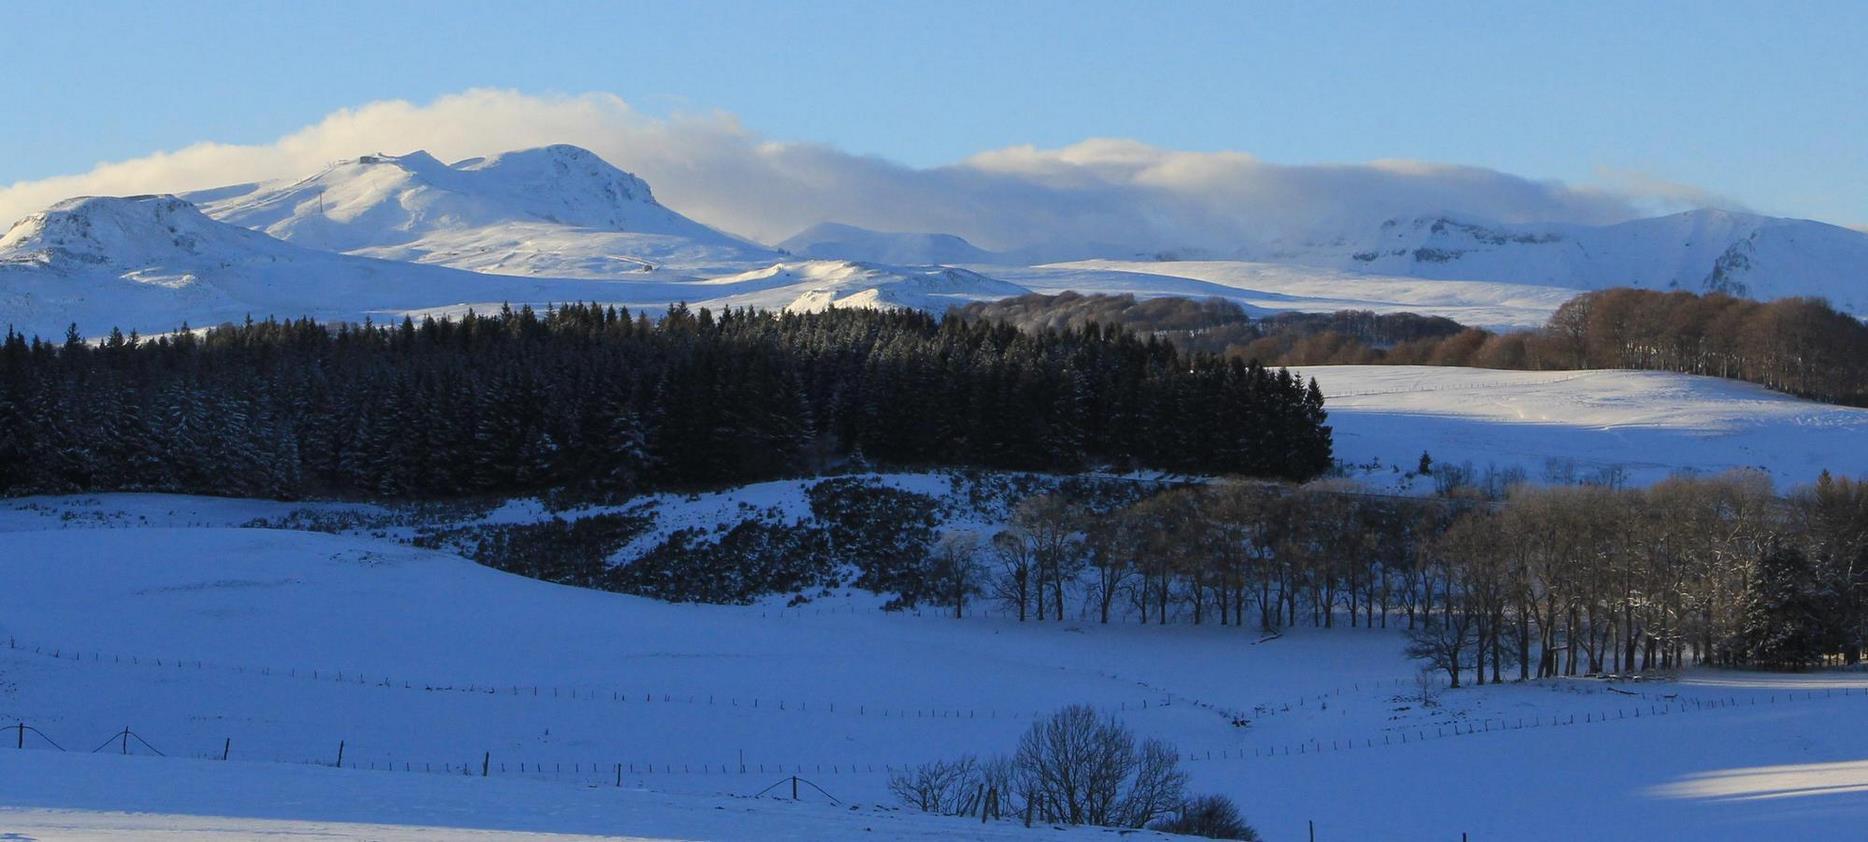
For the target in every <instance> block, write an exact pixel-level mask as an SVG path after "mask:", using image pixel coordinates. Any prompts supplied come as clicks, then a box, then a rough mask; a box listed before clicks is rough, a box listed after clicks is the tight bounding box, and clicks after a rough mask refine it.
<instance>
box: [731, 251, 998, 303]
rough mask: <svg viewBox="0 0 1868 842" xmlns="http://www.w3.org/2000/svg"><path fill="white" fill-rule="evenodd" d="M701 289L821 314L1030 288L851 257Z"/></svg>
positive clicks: (777, 268) (955, 271)
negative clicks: (831, 309) (833, 309)
mask: <svg viewBox="0 0 1868 842" xmlns="http://www.w3.org/2000/svg"><path fill="white" fill-rule="evenodd" d="M694 286H695V288H696V290H697V291H699V290H708V289H732V290H734V292H733V293H732V294H730V295H727V296H725V297H721V298H711V297H710V298H709V300H716V301H719V302H720V303H723V304H731V305H734V306H742V307H743V306H756V307H761V308H765V309H770V310H788V311H791V312H816V311H819V310H823V309H825V308H826V307H831V306H836V307H872V308H878V309H914V310H926V311H929V312H932V313H942V312H946V310H947V308H949V307H953V306H958V305H962V304H966V303H967V302H969V301H981V300H991V299H998V298H1006V297H1009V296H1014V295H1024V294H1025V293H1027V292H1030V290H1028V289H1026V288H1024V287H1021V286H1019V285H1017V284H1012V283H1007V282H1005V281H1001V280H998V279H996V278H989V277H986V276H985V275H981V274H980V273H978V272H973V271H970V270H967V269H959V268H953V267H942V266H914V267H906V266H884V265H880V264H874V263H853V262H850V261H845V260H814V261H807V262H802V263H777V264H773V265H771V266H768V267H765V268H762V269H754V270H752V271H750V272H742V273H740V274H737V275H728V276H724V277H720V278H711V279H708V280H704V281H700V282H697V283H696V284H695V285H694Z"/></svg>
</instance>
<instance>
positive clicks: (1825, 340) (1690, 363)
mask: <svg viewBox="0 0 1868 842" xmlns="http://www.w3.org/2000/svg"><path fill="white" fill-rule="evenodd" d="M961 312H962V313H963V314H965V315H966V316H967V317H969V318H979V319H988V320H1003V321H1008V322H1010V323H1012V324H1015V325H1020V326H1027V327H1030V326H1037V325H1047V324H1071V325H1080V324H1088V323H1093V322H1098V321H1101V322H1102V323H1106V324H1121V325H1125V326H1128V327H1131V328H1132V329H1135V330H1140V331H1149V332H1152V333H1154V334H1155V335H1159V336H1161V337H1163V338H1165V339H1168V340H1170V341H1173V342H1175V343H1176V344H1178V345H1180V346H1181V347H1183V348H1187V349H1190V350H1193V349H1197V350H1200V351H1206V352H1211V353H1218V354H1223V355H1227V356H1234V357H1240V358H1243V359H1249V360H1257V361H1259V362H1261V363H1263V364H1265V365H1273V366H1305V365H1449V366H1472V367H1477V368H1498V369H1516V370H1568V369H1590V368H1624V369H1645V370H1656V371H1677V372H1681V373H1686V374H1702V375H1708V376H1712V377H1724V378H1729V379H1734V380H1743V381H1746V382H1750V383H1757V384H1759V385H1762V386H1766V387H1768V388H1771V389H1776V390H1778V391H1783V392H1788V393H1790V394H1794V395H1799V396H1802V397H1807V398H1812V399H1816V400H1822V401H1829V402H1832V403H1843V404H1849V405H1853V406H1868V325H1864V324H1863V323H1862V322H1861V320H1859V319H1856V318H1855V317H1853V316H1850V315H1848V314H1846V313H1842V312H1839V311H1837V310H1836V309H1835V308H1834V307H1832V306H1830V305H1829V304H1828V303H1827V302H1825V301H1822V300H1820V299H1814V298H1782V299H1778V300H1775V301H1753V300H1750V299H1745V298H1735V297H1733V296H1730V295H1725V294H1722V293H1709V294H1705V295H1700V294H1696V293H1690V292H1656V291H1650V290H1638V289H1625V288H1623V289H1609V290H1602V291H1599V292H1588V293H1584V294H1582V295H1579V296H1577V297H1575V298H1573V299H1571V300H1569V301H1568V302H1565V303H1564V304H1563V305H1562V306H1561V307H1559V308H1558V309H1557V311H1556V312H1555V313H1554V314H1553V315H1552V316H1551V317H1550V320H1549V322H1548V323H1546V324H1545V325H1544V326H1543V327H1542V328H1540V329H1537V330H1525V331H1509V332H1503V333H1496V332H1493V331H1488V330H1483V329H1480V328H1472V327H1463V326H1461V325H1459V324H1458V323H1456V322H1453V321H1451V320H1449V319H1443V318H1437V317H1425V316H1416V315H1413V314H1408V313H1400V314H1375V313H1370V312H1365V311H1342V312H1339V313H1334V314H1280V315H1276V316H1270V317H1265V318H1262V319H1252V318H1250V317H1249V316H1248V315H1247V314H1246V313H1245V311H1244V309H1243V308H1241V307H1239V306H1238V305H1236V304H1231V303H1229V302H1223V301H1202V302H1193V301H1188V300H1186V299H1150V300H1148V301H1143V302H1137V301H1135V300H1134V298H1133V297H1132V296H1107V295H1098V296H1081V295H1075V294H1072V293H1066V294H1064V295H1059V296H1035V295H1034V296H1023V297H1021V298H1017V299H1010V300H1008V301H1004V302H992V303H988V304H973V305H969V306H968V307H967V308H965V309H963V310H962V311H961Z"/></svg>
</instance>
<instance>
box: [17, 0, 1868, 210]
mask: <svg viewBox="0 0 1868 842" xmlns="http://www.w3.org/2000/svg"><path fill="white" fill-rule="evenodd" d="M7 19H8V20H7V26H6V31H5V32H0V70H4V72H5V78H7V79H8V80H9V84H8V86H7V87H8V94H7V101H6V104H5V106H4V107H5V114H6V116H5V117H4V118H0V120H3V122H4V124H5V126H6V129H5V131H4V132H0V184H9V183H13V182H19V181H29V180H36V179H41V178H46V177H50V176H55V175H61V174H70V173H76V172H80V171H83V170H86V169H89V168H90V167H91V166H93V165H94V164H96V163H98V162H102V161H116V160H122V159H127V158H134V157H137V156H142V155H146V154H148V153H151V152H155V151H159V150H168V149H175V148H179V147H182V146H185V145H187V144H190V143H194V142H198V141H217V142H224V143H265V142H270V141H273V140H275V139H277V138H278V137H280V136H281V135H284V134H286V133H288V132H291V131H293V130H295V129H298V128H301V127H304V126H307V125H310V124H313V123H315V122H317V121H318V120H320V119H321V118H323V117H324V116H325V115H327V114H329V113H330V112H332V111H335V110H337V109H341V108H346V107H354V106H359V105H363V104H365V103H368V102H372V101H377V100H383V99H408V100H412V101H416V102H425V101H428V100H431V99H433V98H435V97H437V96H440V95H444V94H448V93H452V92H459V91H462V90H465V89H469V88H476V87H496V88H505V89H514V90H518V91H524V92H527V93H537V94H551V93H571V94H575V93H584V92H606V93H612V94H615V95H617V96H620V97H622V98H623V99H624V100H627V101H628V102H629V103H630V104H631V105H632V106H634V107H635V108H636V109H639V110H641V111H645V112H648V113H650V114H674V113H682V112H695V111H715V110H717V111H723V112H727V113H730V114H732V115H734V116H736V117H737V118H738V119H739V120H740V121H741V122H742V123H743V124H744V125H745V126H746V127H747V128H749V129H750V130H753V131H756V132H757V133H759V134H760V135H762V136H763V137H766V138H771V139H775V140H786V141H816V142H822V143H827V144H830V145H833V146H836V147H838V148H840V149H843V150H846V151H849V152H854V153H858V154H867V155H877V156H882V157H884V158H888V159H891V160H894V161H899V162H902V163H906V164H910V165H914V166H931V165H937V164H943V163H951V162H954V161H957V160H960V159H962V158H965V157H967V156H969V155H972V154H974V153H976V152H980V151H982V150H987V149H995V148H1001V147H1007V146H1014V145H1019V144H1034V145H1037V146H1040V147H1060V146H1065V145H1068V144H1071V143H1074V142H1076V141H1080V140H1083V139H1085V138H1092V137H1121V138H1134V139H1138V140H1142V141H1145V142H1147V143H1150V144H1153V145H1156V146H1160V147H1167V148H1172V149H1185V150H1196V151H1216V150H1238V151H1243V152H1248V153H1251V154H1252V155H1255V156H1258V157H1260V158H1263V159H1265V160H1268V161H1273V162H1279V163H1291V164H1302V163H1328V162H1361V161H1368V160H1373V159H1382V158H1409V159H1420V160H1428V161H1441V162H1451V163H1459V164H1470V165H1477V166H1484V167H1491V168H1496V169H1499V170H1503V171H1506V172H1511V173H1516V174H1519V175H1524V176H1528V177H1531V178H1536V179H1561V180H1564V181H1567V182H1571V183H1580V184H1600V185H1608V186H1619V187H1623V188H1629V187H1631V186H1632V187H1636V188H1639V189H1642V190H1654V191H1659V192H1668V191H1672V190H1674V189H1675V188H1674V187H1673V186H1672V185H1685V186H1688V187H1690V188H1694V189H1697V190H1703V191H1706V192H1707V193H1708V194H1710V195H1711V196H1713V197H1715V199H1714V201H1717V202H1721V203H1732V204H1739V205H1742V206H1746V207H1750V208H1752V209H1756V210H1760V211H1764V212H1769V213H1775V214H1785V215H1795V216H1808V217H1813V218H1817V219H1823V220H1826V221H1831V222H1838V223H1843V224H1853V225H1862V224H1864V223H1868V154H1864V148H1865V144H1864V140H1863V139H1864V138H1868V59H1865V58H1864V57H1863V56H1864V52H1868V3H1861V2H1852V3H1817V2H1809V3H1795V4H1783V5H1782V6H1781V7H1766V6H1760V5H1758V4H1752V3H1747V4H1740V3H1720V2H1700V3H1633V4H1631V3H1565V4H1528V3H1512V4H1496V3H1493V4H1449V3H1383V4H1376V3H1329V2H1302V3H1283V2H1262V3H1245V2H1229V3H1203V2H1162V3H1140V2H1096V1H1095V0H1074V2H1067V3H1066V2H996V3H971V2H941V3H907V2H851V3H840V2H806V0H798V2H792V3H749V2H729V3H674V2H664V3H575V2H530V3H524V4H518V3H485V2H450V3H438V2H396V1H395V0H381V1H380V2H371V3H352V2H321V3H316V4H311V3H279V2H238V3H209V2H176V3H34V4H18V5H13V6H11V7H10V8H9V9H8V11H7Z"/></svg>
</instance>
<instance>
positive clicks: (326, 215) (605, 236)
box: [184, 145, 775, 278]
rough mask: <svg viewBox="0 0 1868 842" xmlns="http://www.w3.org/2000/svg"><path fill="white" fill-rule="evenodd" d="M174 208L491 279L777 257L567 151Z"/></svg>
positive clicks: (344, 175)
mask: <svg viewBox="0 0 1868 842" xmlns="http://www.w3.org/2000/svg"><path fill="white" fill-rule="evenodd" d="M184 198H187V199H189V200H191V201H194V202H196V203H197V204H199V205H201V209H202V210H203V211H204V212H206V213H207V214H208V215H209V216H212V217H214V218H216V219H220V220H222V221H225V222H230V223H233V224H235V225H239V226H242V227H246V228H252V229H254V230H258V231H263V232H265V233H267V234H270V235H272V236H274V237H277V238H279V239H281V240H286V241H288V242H291V243H294V244H297V245H301V246H305V247H307V248H315V249H322V250H326V251H338V252H344V253H347V254H356V255H362V256H366V257H378V258H383V259H387V260H402V261H409V262H416V263H435V264H440V265H444V266H451V267H454V268H457V269H469V270H472V271H475V272H488V273H494V274H503V275H540V276H550V277H561V278H609V277H616V276H619V275H623V274H628V273H640V272H643V271H645V270H652V269H655V268H659V267H674V268H679V269H688V270H693V269H709V268H720V267H737V266H740V265H743V264H745V263H748V262H755V261H763V260H769V259H771V258H773V257H774V256H775V254H774V253H773V252H772V251H771V250H769V249H766V248H764V247H762V246H759V245H756V244H754V243H750V242H747V241H745V240H741V239H739V238H737V237H734V236H732V235H729V234H726V233H723V232H721V231H717V230H715V229H713V228H709V227H707V226H705V225H702V224H700V223H698V222H695V221H694V220H691V219H688V218H687V217H685V216H682V215H681V214H679V213H676V212H674V211H672V210H669V209H668V208H666V207H664V206H663V205H662V204H661V203H659V202H657V201H656V200H655V196H654V194H653V193H652V192H650V190H649V185H648V184H647V183H645V182H644V181H643V180H642V179H639V178H637V177H635V176H634V175H631V174H629V173H627V172H624V171H622V170H620V169H617V168H616V167H614V166H611V165H610V164H609V163H607V162H605V161H604V160H603V159H602V158H599V157H597V156H596V155H595V154H593V153H591V152H589V151H587V150H584V149H580V148H578V147H575V146H564V145H559V146H546V147H542V148H538V149H525V150H520V151H516V152H506V153H503V154H499V155H494V156H492V157H489V158H469V159H467V160H464V161H459V162H456V163H454V164H451V165H450V164H444V163H442V162H441V161H439V160H436V159H435V158H434V156H432V155H429V154H428V153H426V152H412V153H409V154H407V155H366V156H364V157H361V158H357V159H354V160H349V161H342V162H339V163H337V164H333V165H332V166H330V167H328V168H326V169H325V170H323V171H322V172H319V173H317V174H315V175H312V176H311V177H309V178H305V179H302V180H299V181H295V182H271V183H260V184H242V185H236V186H233V187H223V188H217V189H214V190H206V191H201V192H199V193H192V194H185V195H184Z"/></svg>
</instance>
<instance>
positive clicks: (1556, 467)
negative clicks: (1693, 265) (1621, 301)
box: [1300, 366, 1868, 489]
mask: <svg viewBox="0 0 1868 842" xmlns="http://www.w3.org/2000/svg"><path fill="white" fill-rule="evenodd" d="M1300 373H1301V374H1303V375H1304V376H1306V377H1315V378H1317V382H1318V384H1319V385H1320V386H1321V387H1322V389H1323V394H1324V398H1325V407H1326V408H1327V409H1328V410H1329V413H1330V421H1329V423H1330V425H1331V427H1333V428H1334V435H1335V445H1336V457H1337V459H1339V460H1341V461H1343V462H1345V463H1347V464H1349V465H1351V466H1353V467H1354V470H1353V471H1352V472H1351V475H1352V476H1357V477H1359V478H1361V479H1364V480H1366V481H1367V482H1370V483H1373V484H1377V485H1391V486H1398V487H1402V488H1406V487H1409V484H1410V483H1409V480H1408V478H1407V477H1406V476H1405V474H1406V473H1407V472H1408V471H1411V470H1413V469H1414V468H1415V467H1416V466H1417V464H1418V462H1419V459H1420V454H1421V451H1422V450H1425V451H1427V452H1428V453H1429V454H1430V455H1431V456H1433V458H1434V459H1435V460H1436V461H1438V462H1440V463H1441V464H1443V465H1447V464H1454V465H1457V464H1461V463H1463V462H1470V463H1471V464H1472V467H1473V468H1474V470H1475V471H1476V472H1478V473H1481V474H1482V473H1484V472H1485V471H1486V469H1488V468H1495V469H1499V470H1504V469H1513V468H1515V469H1519V470H1521V471H1523V472H1524V475H1525V478H1526V479H1528V480H1530V481H1533V482H1545V481H1558V482H1565V481H1574V480H1585V479H1592V478H1595V477H1598V476H1601V475H1602V472H1604V471H1611V472H1617V473H1620V474H1622V475H1624V479H1625V481H1627V482H1628V483H1630V484H1634V485H1647V484H1650V483H1653V482H1655V481H1658V480H1661V479H1665V478H1666V477H1668V476H1670V475H1673V474H1676V473H1683V472H1684V473H1704V474H1714V473H1719V472H1722V471H1726V470H1732V469H1743V468H1756V469H1761V470H1764V471H1766V472H1768V473H1769V474H1770V475H1771V477H1772V478H1773V479H1774V480H1775V481H1776V482H1777V484H1778V487H1779V488H1780V489H1787V488H1790V487H1792V486H1796V485H1803V484H1807V483H1811V482H1814V481H1815V480H1816V477H1817V475H1818V474H1820V473H1821V472H1822V471H1823V470H1824V469H1828V470H1830V471H1832V472H1834V473H1836V474H1839V475H1846V476H1861V475H1864V474H1868V410H1864V409H1857V408H1853V407H1845V406H1835V405H1832V404H1824V403H1816V402H1814V401H1806V400H1799V399H1797V398H1793V397H1790V396H1788V395H1784V394H1781V393H1778V392H1773V391H1770V390H1768V389H1765V388H1763V387H1760V386H1753V385H1751V384H1748V383H1740V382H1737V381H1733V380H1723V379H1719V378H1714V377H1698V376H1693V375H1686V374H1673V373H1669V372H1660V371H1549V372H1545V371H1493V370H1490V369H1478V368H1454V367H1436V366H1315V367H1310V368H1305V369H1303V370H1302V371H1301V372H1300ZM1413 485H1414V486H1415V487H1417V488H1419V489H1430V488H1431V485H1430V484H1429V482H1428V480H1426V479H1419V480H1414V481H1413Z"/></svg>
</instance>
